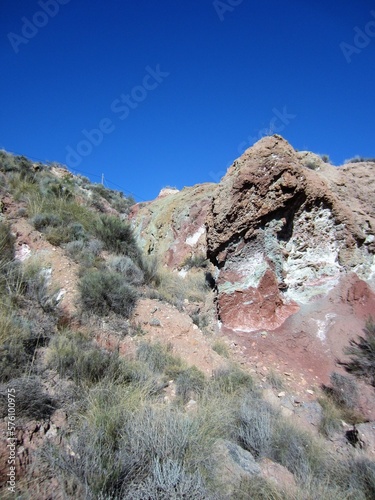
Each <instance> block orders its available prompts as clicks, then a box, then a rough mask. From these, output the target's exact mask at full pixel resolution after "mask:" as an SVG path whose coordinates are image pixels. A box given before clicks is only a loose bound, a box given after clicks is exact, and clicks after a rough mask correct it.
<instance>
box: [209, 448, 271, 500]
mask: <svg viewBox="0 0 375 500" xmlns="http://www.w3.org/2000/svg"><path fill="white" fill-rule="evenodd" d="M212 458H213V461H214V462H215V464H216V467H215V474H216V477H215V479H216V480H217V481H218V482H219V484H221V486H222V493H223V494H225V498H231V494H232V493H233V491H234V488H235V487H236V486H238V485H239V483H240V482H241V480H242V479H243V478H246V477H248V478H249V477H252V476H254V475H259V474H260V473H261V468H260V466H259V465H258V464H257V463H256V461H255V458H254V457H253V455H252V454H251V453H250V452H248V451H246V450H244V449H243V448H241V447H240V446H238V445H237V444H235V443H232V442H231V441H228V440H225V439H219V440H218V441H216V443H215V445H214V451H213V456H212Z"/></svg>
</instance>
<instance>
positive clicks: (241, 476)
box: [0, 136, 375, 500]
mask: <svg viewBox="0 0 375 500" xmlns="http://www.w3.org/2000/svg"><path fill="white" fill-rule="evenodd" d="M374 166H375V164H374V163H372V162H368V163H353V164H346V165H344V166H342V167H338V168H336V167H333V166H332V165H329V164H327V163H325V162H323V161H322V159H321V158H320V157H318V156H317V155H314V154H313V153H310V152H296V151H295V150H294V149H293V148H292V147H291V146H290V145H289V144H288V143H287V142H286V141H285V140H284V139H282V138H281V137H280V136H273V137H267V138H265V139H262V140H261V141H259V142H258V143H257V144H255V145H254V146H253V147H252V148H250V149H249V150H248V151H246V152H245V153H244V154H243V155H242V156H241V158H239V159H238V160H236V161H235V162H234V164H233V165H232V166H231V167H230V168H229V170H228V172H227V174H226V175H225V176H224V178H223V179H222V180H221V182H220V183H219V184H203V185H197V186H193V187H191V188H184V189H183V190H181V191H178V190H176V189H173V188H166V189H164V190H162V191H161V193H160V195H159V196H158V198H157V199H156V200H154V201H151V202H148V203H141V204H134V201H133V200H131V199H129V198H126V197H124V196H123V194H122V193H119V192H117V191H113V190H110V189H107V188H106V187H104V186H102V185H100V184H92V183H90V181H89V179H87V178H84V177H81V176H74V175H72V174H71V173H70V172H69V171H68V170H66V169H65V168H64V167H63V166H61V165H56V164H52V165H42V164H36V163H33V162H30V161H29V160H27V159H26V158H24V157H15V156H13V155H10V154H7V153H5V152H3V151H0V196H1V204H0V212H1V213H0V299H1V300H0V413H1V415H0V418H1V420H0V432H1V434H2V438H1V440H0V496H1V498H15V497H16V498H22V499H27V500H29V499H36V498H38V499H44V500H47V499H73V498H74V499H76V498H82V499H90V500H91V499H104V498H105V499H108V500H109V499H114V500H115V499H116V500H117V499H129V500H143V499H152V500H153V499H156V500H158V499H165V500H166V499H169V498H174V499H176V500H177V499H189V500H190V499H197V500H198V499H199V500H201V499H207V500H229V499H236V500H237V499H243V500H245V499H247V498H252V499H255V500H258V499H264V498H275V499H282V500H310V499H311V500H313V499H315V498H318V497H319V498H329V499H332V500H342V499H347V500H351V499H353V500H354V499H360V500H362V499H364V500H366V499H370V498H371V499H372V498H374V495H375V462H374V453H375V452H374V450H375V432H374V421H375V399H374V392H373V386H374V385H375V375H374V374H373V373H372V371H371V370H374V366H375V365H374V360H373V359H372V358H371V352H370V355H368V352H367V354H366V356H365V357H363V358H361V357H360V356H359V360H360V363H359V365H356V366H355V368H356V369H355V370H354V372H355V373H356V374H357V375H359V378H358V377H354V375H352V374H348V373H346V371H345V370H344V365H341V364H339V363H338V361H337V360H338V359H340V360H342V361H343V362H345V361H349V358H348V357H345V355H344V351H343V349H344V348H345V347H348V346H349V341H350V339H355V338H357V339H358V337H356V336H357V335H360V334H361V333H362V332H363V328H364V326H365V323H366V319H367V317H368V316H369V314H371V313H372V314H374V311H375V307H374V306H375V300H374V297H375V295H374V287H375V282H374V271H375V263H374V252H375V242H374V239H375V238H374V229H375V219H374V216H375V206H374V197H373V193H374V190H375V186H374V180H375V172H374ZM363 335H364V337H363V339H362V341H363V342H362V341H361V342H362V344H361V342H360V343H359V344H352V348H354V352H357V353H358V352H360V354H361V353H363V352H364V350H366V349H367V348H368V346H371V345H372V344H371V342H372V336H374V335H375V325H374V324H373V323H371V322H367V326H366V330H365V333H363ZM368 339H369V340H368ZM367 340H368V343H366V342H367ZM358 345H360V347H358ZM353 346H354V347H353ZM356 346H357V347H356ZM355 348H357V351H355ZM358 349H359V351H358ZM354 359H358V356H357V357H356V356H354ZM350 366H351V367H352V368H353V366H352V365H347V368H349V367H350Z"/></svg>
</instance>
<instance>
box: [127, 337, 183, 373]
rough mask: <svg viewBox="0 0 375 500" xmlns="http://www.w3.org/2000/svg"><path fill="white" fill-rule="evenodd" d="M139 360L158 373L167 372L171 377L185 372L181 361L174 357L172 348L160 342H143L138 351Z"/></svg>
mask: <svg viewBox="0 0 375 500" xmlns="http://www.w3.org/2000/svg"><path fill="white" fill-rule="evenodd" d="M137 359H138V360H139V361H141V362H142V363H145V364H146V365H147V366H148V368H149V369H150V370H151V371H152V372H156V373H162V372H167V373H168V374H169V375H170V376H174V375H176V376H177V375H179V373H181V372H182V371H183V370H184V367H183V363H182V361H181V359H180V358H178V357H176V356H173V355H172V353H171V348H170V346H168V345H163V344H161V343H160V342H156V343H154V344H151V343H149V342H141V343H140V345H139V346H138V349H137Z"/></svg>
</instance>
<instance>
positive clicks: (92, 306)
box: [78, 270, 138, 318]
mask: <svg viewBox="0 0 375 500" xmlns="http://www.w3.org/2000/svg"><path fill="white" fill-rule="evenodd" d="M78 288H79V292H80V298H81V304H82V308H83V310H84V311H87V312H91V313H92V312H94V313H96V314H99V315H101V316H105V315H107V314H108V313H109V312H111V311H112V312H114V313H116V314H119V315H121V316H124V317H125V318H128V317H129V316H130V315H131V313H132V311H133V309H134V307H135V305H136V302H137V297H138V294H137V292H136V290H135V289H134V288H133V287H131V286H130V285H129V284H128V283H127V282H126V280H125V279H124V278H123V276H121V275H120V274H118V273H115V272H111V271H98V270H88V271H87V272H86V273H85V274H84V275H83V276H82V278H81V280H80V282H79V284H78Z"/></svg>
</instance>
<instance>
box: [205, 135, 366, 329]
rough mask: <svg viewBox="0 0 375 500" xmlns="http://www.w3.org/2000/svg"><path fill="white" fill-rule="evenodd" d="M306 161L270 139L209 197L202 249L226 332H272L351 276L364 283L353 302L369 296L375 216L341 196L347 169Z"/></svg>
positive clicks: (248, 155)
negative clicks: (213, 270)
mask: <svg viewBox="0 0 375 500" xmlns="http://www.w3.org/2000/svg"><path fill="white" fill-rule="evenodd" d="M304 162H306V159H305V157H304V156H303V155H301V154H297V153H296V152H295V151H294V149H293V148H292V147H291V146H290V145H289V144H288V143H287V142H286V141H285V140H284V139H283V138H282V137H280V136H273V137H266V138H264V139H262V140H261V141H259V142H258V143H256V144H255V145H254V146H253V147H252V148H250V149H249V150H247V151H246V152H245V153H244V154H243V155H242V156H241V158H239V159H238V160H236V161H235V162H234V164H233V165H232V166H231V167H230V169H229V170H228V172H227V174H226V176H225V177H224V178H223V179H222V181H221V182H220V184H219V185H218V186H217V189H216V190H215V192H214V194H213V198H212V205H211V211H210V212H209V213H208V216H207V221H206V225H207V248H208V256H209V258H210V260H211V261H212V263H213V264H215V265H216V266H217V269H218V279H217V290H218V300H217V305H218V313H219V316H220V319H221V321H222V322H223V324H224V326H225V327H227V328H230V329H232V330H236V331H242V332H251V331H255V330H261V329H267V330H275V329H277V328H278V327H280V326H281V325H282V324H283V323H284V321H285V320H286V319H287V318H288V317H289V316H290V315H292V314H295V313H296V312H297V311H298V310H299V309H300V307H301V306H302V305H304V304H309V303H312V302H314V301H317V300H319V299H322V298H324V297H327V296H328V294H329V292H330V291H331V290H333V289H334V288H335V287H337V286H338V284H339V282H340V280H341V279H342V276H344V275H345V274H347V273H351V272H353V273H356V276H357V280H358V281H360V282H361V283H362V284H359V283H357V284H356V285H355V289H353V290H352V291H351V293H352V294H354V295H353V297H352V298H353V300H354V299H355V297H356V295H358V296H360V297H362V296H364V295H365V296H366V297H367V299H369V296H370V295H372V294H373V292H372V291H371V289H370V288H369V285H370V286H371V284H374V281H373V276H374V275H375V261H374V254H373V248H372V244H373V239H374V236H373V232H374V228H375V220H374V218H373V214H374V213H375V210H373V209H372V208H371V209H370V210H369V211H368V212H367V213H366V212H365V207H364V205H363V203H364V200H363V199H361V200H360V201H358V202H357V201H356V202H355V203H354V205H355V207H356V211H355V212H353V211H351V210H350V208H349V207H351V203H348V199H347V197H346V198H345V196H344V192H343V190H342V189H341V188H340V186H341V184H342V182H343V178H344V177H345V175H346V173H347V172H348V171H349V172H350V173H351V172H352V170H351V168H350V167H342V171H340V173H339V174H338V175H336V172H335V171H332V170H335V168H334V167H333V166H328V165H326V166H322V165H325V164H324V163H323V162H322V161H321V160H320V163H318V164H317V165H318V167H317V169H318V170H319V168H320V166H321V168H322V169H324V172H323V171H322V172H319V171H315V170H310V169H309V168H306V166H304V165H305V163H304ZM319 165H320V166H319ZM362 170H363V169H362ZM362 170H361V172H362ZM351 175H352V173H351ZM362 177H363V178H364V179H366V181H367V183H368V184H370V185H371V183H369V182H368V176H366V175H365V174H364V173H363V172H362ZM349 192H350V194H351V195H353V196H354V193H355V191H353V189H352V190H351V191H349ZM361 280H362V281H361ZM363 280H367V281H368V284H369V285H366V283H365V281H363ZM366 287H367V288H366ZM366 294H367V295H366ZM367 299H366V300H367ZM349 300H352V299H349ZM367 301H368V300H367Z"/></svg>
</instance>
